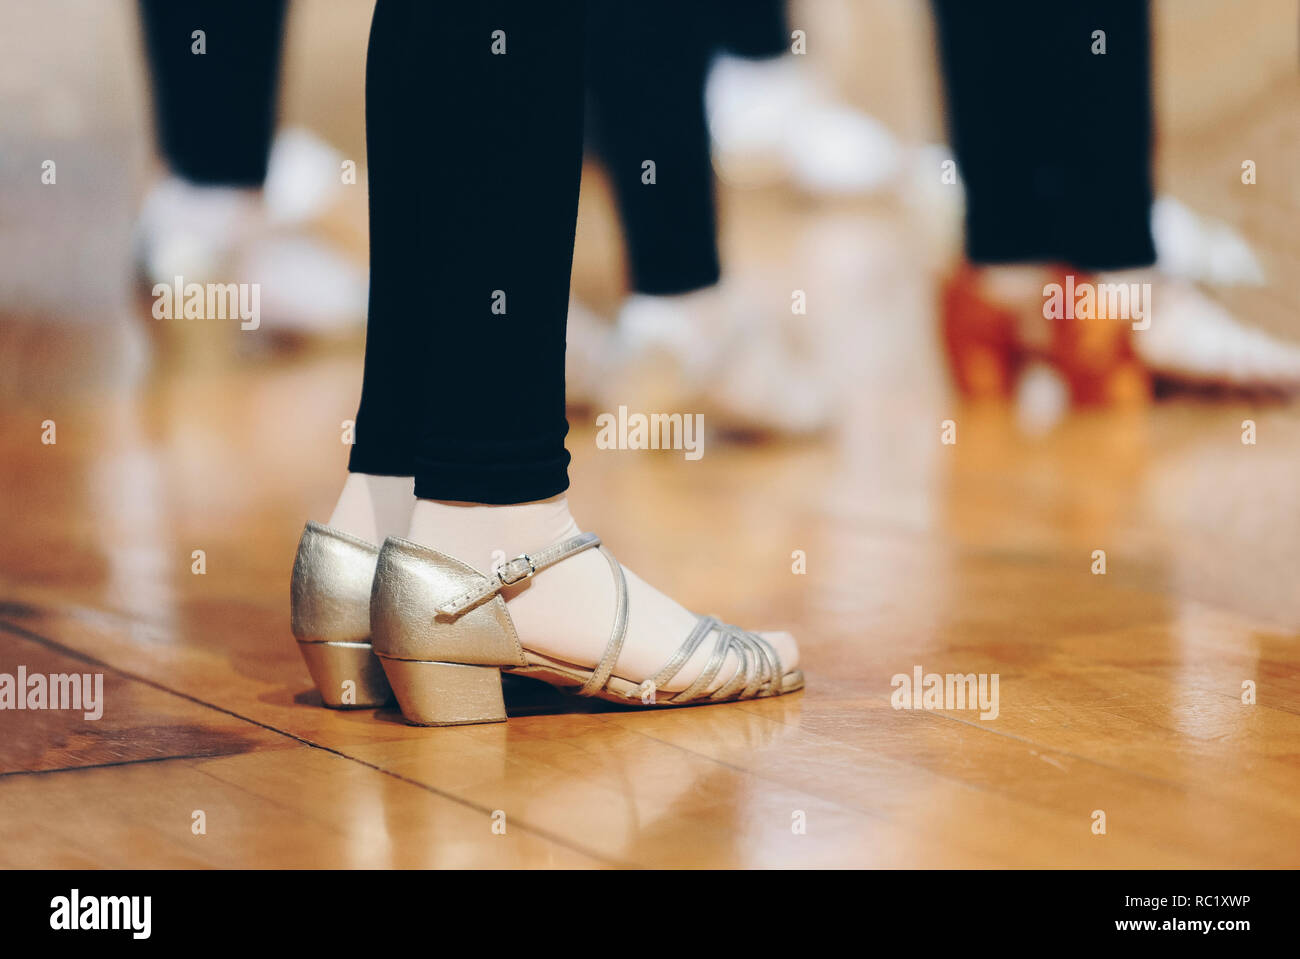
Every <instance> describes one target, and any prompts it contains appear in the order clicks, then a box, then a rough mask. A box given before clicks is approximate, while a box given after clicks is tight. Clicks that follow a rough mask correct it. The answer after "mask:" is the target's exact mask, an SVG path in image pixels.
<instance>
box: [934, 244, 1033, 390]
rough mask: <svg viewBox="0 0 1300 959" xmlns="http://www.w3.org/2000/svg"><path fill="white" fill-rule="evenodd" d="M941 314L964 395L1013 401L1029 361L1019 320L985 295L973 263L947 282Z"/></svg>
mask: <svg viewBox="0 0 1300 959" xmlns="http://www.w3.org/2000/svg"><path fill="white" fill-rule="evenodd" d="M940 316H941V324H942V332H943V341H944V347H945V352H946V354H947V357H948V367H949V369H950V370H951V372H952V377H953V380H954V381H955V382H956V384H957V389H958V390H959V391H960V392H961V393H962V395H964V396H967V397H970V398H971V399H975V400H985V399H1008V398H1010V397H1011V395H1012V393H1013V392H1014V390H1015V384H1016V376H1017V375H1018V374H1019V372H1020V368H1021V365H1022V364H1023V362H1024V353H1023V351H1022V350H1021V349H1020V344H1019V342H1018V340H1017V337H1016V317H1015V314H1014V313H1013V312H1011V311H1010V310H1007V309H1004V308H1003V307H1001V306H999V305H997V304H995V303H992V302H990V301H989V300H988V299H986V298H985V297H984V296H983V295H982V294H981V292H980V284H979V277H978V275H977V273H976V272H975V270H974V268H972V267H971V266H970V265H969V264H963V265H962V266H960V267H959V268H958V269H957V270H956V271H955V272H954V273H953V274H952V276H951V277H950V278H949V279H948V280H947V282H946V283H945V284H944V286H943V290H942V293H941V294H940Z"/></svg>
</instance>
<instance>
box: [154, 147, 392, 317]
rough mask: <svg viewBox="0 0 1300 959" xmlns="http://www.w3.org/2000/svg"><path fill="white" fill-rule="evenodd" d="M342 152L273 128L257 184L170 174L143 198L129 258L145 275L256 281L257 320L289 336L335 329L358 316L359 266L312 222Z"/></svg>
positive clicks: (362, 290) (363, 279)
mask: <svg viewBox="0 0 1300 959" xmlns="http://www.w3.org/2000/svg"><path fill="white" fill-rule="evenodd" d="M340 162H341V160H340V154H338V152H337V151H335V150H334V149H333V148H332V147H330V146H329V145H328V144H325V143H324V142H323V141H321V140H319V139H318V138H316V137H315V136H314V135H312V134H310V133H308V132H306V131H302V130H287V131H284V132H282V133H281V134H279V135H278V136H277V137H276V140H275V144H274V145H273V147H272V150H271V156H270V160H269V166H268V171H267V179H266V184H265V187H264V189H262V190H252V189H243V188H234V187H224V186H206V185H198V184H194V183H190V182H189V181H187V180H184V179H181V178H180V177H176V176H168V177H166V178H164V179H163V180H161V181H159V182H158V183H157V184H155V185H154V186H153V187H152V188H151V189H150V190H149V192H148V194H147V195H146V197H145V200H144V203H143V204H142V206H141V211H140V217H139V220H138V222H137V226H136V257H137V261H138V264H139V268H140V271H141V273H142V274H143V276H144V277H145V279H146V280H147V281H148V282H149V283H150V284H156V283H166V284H172V283H173V282H174V281H175V278H176V277H178V276H179V277H183V278H184V279H185V280H186V281H187V282H198V283H209V282H221V283H256V284H258V285H259V287H260V290H259V293H260V307H261V314H262V322H261V326H260V327H259V328H265V329H266V330H268V331H269V332H272V333H283V334H287V335H289V336H292V337H311V336H317V335H322V336H335V335H340V334H345V333H352V332H356V331H359V330H361V329H362V328H363V327H364V324H365V317H366V300H367V295H368V289H367V284H368V277H367V271H366V269H365V267H364V266H363V265H362V264H360V263H358V262H355V261H354V260H352V259H349V258H348V257H347V256H345V255H343V254H342V253H341V252H340V251H338V250H336V249H335V248H333V247H332V246H331V245H330V244H328V243H326V242H325V241H324V240H323V239H321V238H318V237H315V236H312V235H311V233H310V231H309V230H308V227H309V225H310V224H311V222H312V221H313V220H314V219H315V218H316V217H318V216H320V215H321V214H322V213H324V212H325V211H326V210H327V209H328V207H329V205H330V201H331V195H332V190H333V188H334V187H335V185H336V184H338V183H339V182H340V181H339V180H338V175H339V169H340V167H339V163H340Z"/></svg>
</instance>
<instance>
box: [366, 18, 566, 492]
mask: <svg viewBox="0 0 1300 959" xmlns="http://www.w3.org/2000/svg"><path fill="white" fill-rule="evenodd" d="M583 28H584V14H583V9H582V3H581V2H579V0H553V2H548V3H544V4H543V3H536V2H532V0H506V2H501V0H492V2H488V0H483V2H477V3H473V4H442V3H428V2H426V0H379V2H378V4H377V6H376V11H375V19H374V23H373V25H372V27H371V38H370V53H369V61H370V62H369V66H368V83H367V88H366V124H367V141H368V145H369V149H370V150H371V151H372V152H371V155H370V158H369V164H370V172H371V189H372V197H373V200H372V207H371V245H372V264H371V310H370V317H369V325H368V340H367V344H366V373H365V381H364V384H363V386H362V401H361V409H360V411H359V413H358V415H357V436H356V439H357V444H356V446H354V447H353V453H352V462H351V464H350V468H351V469H352V470H354V471H356V472H366V471H367V470H370V471H372V472H374V471H378V472H398V470H396V469H394V467H395V466H397V465H400V464H401V463H402V462H409V463H410V464H411V465H413V467H414V469H413V472H414V475H415V493H416V495H417V496H419V497H421V498H426V499H443V500H467V501H472V502H482V503H518V502H526V501H528V500H534V499H542V498H545V497H548V496H552V495H554V494H556V493H559V492H561V491H563V490H564V489H565V488H567V486H568V474H567V466H568V461H569V454H568V452H567V451H566V450H565V448H564V437H565V434H566V432H567V430H568V424H567V422H566V420H565V416H564V327H565V320H566V316H567V311H568V297H569V273H570V270H571V267H572V260H573V239H574V228H575V225H576V219H577V199H578V185H579V179H580V175H581V163H582V120H583V109H582V105H583V104H582V82H583ZM495 31H502V32H503V33H504V41H503V42H504V44H505V52H504V53H501V54H497V53H494V52H493V45H494V42H495V43H497V44H499V43H500V42H502V41H501V40H497V41H494V39H493V34H494V32H495ZM498 48H499V46H498ZM381 181H383V182H381ZM404 251H405V252H404ZM389 256H391V257H392V259H391V260H390V259H387V257H389ZM376 464H377V465H384V464H387V465H388V466H389V469H381V470H376V469H372V466H373V465H376Z"/></svg>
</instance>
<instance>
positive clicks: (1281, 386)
mask: <svg viewBox="0 0 1300 959" xmlns="http://www.w3.org/2000/svg"><path fill="white" fill-rule="evenodd" d="M1131 275H1132V274H1129V273H1125V274H1123V275H1122V276H1121V275H1115V274H1112V275H1107V274H1102V275H1101V276H1099V277H1098V281H1099V282H1103V283H1106V282H1117V281H1118V282H1129V281H1130V278H1131ZM1149 308H1150V310H1151V325H1150V327H1149V328H1148V329H1145V330H1135V331H1134V333H1133V336H1132V343H1133V348H1134V350H1136V352H1137V354H1138V356H1139V357H1140V358H1141V359H1142V361H1143V362H1144V363H1146V364H1147V366H1149V367H1150V368H1151V370H1152V371H1153V372H1155V373H1157V374H1159V375H1161V376H1164V377H1166V378H1168V379H1171V380H1177V381H1181V382H1184V383H1190V384H1201V385H1217V386H1227V387H1233V388H1237V389H1247V390H1284V391H1293V390H1296V389H1300V345H1297V344H1295V343H1288V342H1286V341H1284V340H1279V339H1276V338H1275V337H1273V336H1270V335H1269V334H1267V333H1265V332H1263V331H1261V330H1256V329H1252V328H1250V327H1248V326H1244V325H1242V324H1241V323H1240V322H1239V321H1238V320H1237V319H1235V318H1234V317H1233V316H1232V314H1230V313H1229V312H1228V311H1227V310H1225V309H1224V308H1223V307H1222V306H1221V305H1220V304H1219V303H1217V302H1215V301H1214V300H1213V299H1211V298H1210V297H1208V296H1206V295H1205V294H1204V293H1202V292H1201V291H1200V290H1199V289H1197V288H1196V286H1195V285H1194V284H1192V283H1189V282H1187V281H1185V280H1180V279H1163V278H1154V282H1153V286H1152V293H1151V302H1150V304H1149Z"/></svg>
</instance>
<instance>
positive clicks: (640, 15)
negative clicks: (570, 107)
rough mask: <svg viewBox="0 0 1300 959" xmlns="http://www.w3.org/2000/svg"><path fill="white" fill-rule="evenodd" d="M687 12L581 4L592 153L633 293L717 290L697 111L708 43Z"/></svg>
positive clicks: (702, 123) (682, 2) (665, 3)
mask: <svg viewBox="0 0 1300 959" xmlns="http://www.w3.org/2000/svg"><path fill="white" fill-rule="evenodd" d="M696 10H697V8H696V6H695V4H694V2H691V0H656V2H654V3H650V4H639V3H631V2H626V0H617V2H615V0H597V2H595V3H592V4H591V12H590V28H589V32H590V35H591V38H592V42H591V44H590V45H589V47H590V49H589V67H588V69H589V73H590V76H589V82H588V89H589V91H590V95H591V102H592V110H593V116H594V119H595V120H596V126H597V131H598V132H597V136H596V139H597V146H598V150H599V152H600V154H601V156H602V157H603V159H604V160H605V164H606V167H607V169H608V171H609V176H610V180H611V181H612V183H613V186H614V193H615V197H616V199H617V202H618V208H619V213H620V216H621V217H622V220H623V234H624V236H625V237H626V242H627V253H628V264H629V272H630V274H631V276H630V283H631V286H632V288H633V289H634V290H635V291H636V292H639V293H650V294H672V293H686V292H689V291H691V290H696V289H700V288H701V287H706V286H711V285H712V284H714V283H716V282H717V281H718V275H719V266H718V248H717V217H716V212H715V208H714V197H713V164H712V158H711V155H710V142H709V128H708V121H707V119H706V117H705V112H704V79H705V72H706V70H707V69H708V61H709V56H710V53H711V44H712V38H711V37H710V30H709V29H708V28H707V26H706V27H705V28H703V29H702V28H701V26H700V20H701V18H700V16H699V14H698V13H696V12H695V11H696ZM706 20H707V17H706ZM647 162H651V163H653V164H654V167H653V171H650V170H648V168H647V166H646V163H647ZM651 177H653V181H654V182H652V183H651V182H647V180H649V179H650V178H651Z"/></svg>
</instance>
